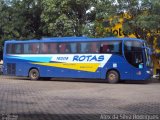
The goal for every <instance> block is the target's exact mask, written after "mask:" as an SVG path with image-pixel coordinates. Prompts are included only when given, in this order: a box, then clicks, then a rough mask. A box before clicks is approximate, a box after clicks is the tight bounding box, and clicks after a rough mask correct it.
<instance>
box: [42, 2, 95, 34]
mask: <svg viewBox="0 0 160 120" xmlns="http://www.w3.org/2000/svg"><path fill="white" fill-rule="evenodd" d="M95 2H96V1H95V0H61V1H57V0H43V2H42V4H43V12H42V15H41V18H42V21H43V22H44V23H45V26H44V28H43V32H44V33H45V34H46V35H48V36H82V35H83V28H84V26H85V25H86V24H87V23H88V22H90V21H93V20H94V19H95V18H94V17H91V15H92V14H93V12H92V11H90V12H88V13H87V11H88V10H90V8H91V7H93V6H94V3H95Z"/></svg>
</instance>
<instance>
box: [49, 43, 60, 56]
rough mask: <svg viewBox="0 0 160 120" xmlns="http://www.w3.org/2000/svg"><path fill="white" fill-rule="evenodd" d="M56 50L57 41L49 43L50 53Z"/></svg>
mask: <svg viewBox="0 0 160 120" xmlns="http://www.w3.org/2000/svg"><path fill="white" fill-rule="evenodd" d="M57 52H58V51H57V43H50V53H52V54H55V53H57Z"/></svg>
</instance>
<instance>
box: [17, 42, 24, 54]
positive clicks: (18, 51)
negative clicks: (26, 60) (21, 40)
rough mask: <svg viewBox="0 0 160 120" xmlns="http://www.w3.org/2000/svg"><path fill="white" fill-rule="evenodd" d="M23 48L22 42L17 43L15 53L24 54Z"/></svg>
mask: <svg viewBox="0 0 160 120" xmlns="http://www.w3.org/2000/svg"><path fill="white" fill-rule="evenodd" d="M22 53H23V49H22V44H15V54H22Z"/></svg>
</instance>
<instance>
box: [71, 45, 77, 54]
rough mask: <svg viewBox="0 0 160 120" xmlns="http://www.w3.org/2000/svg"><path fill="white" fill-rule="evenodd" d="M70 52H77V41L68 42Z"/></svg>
mask: <svg viewBox="0 0 160 120" xmlns="http://www.w3.org/2000/svg"><path fill="white" fill-rule="evenodd" d="M70 48H71V53H77V43H70Z"/></svg>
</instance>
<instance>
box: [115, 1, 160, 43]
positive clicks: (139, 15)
mask: <svg viewBox="0 0 160 120" xmlns="http://www.w3.org/2000/svg"><path fill="white" fill-rule="evenodd" d="M159 8H160V3H159V0H134V1H130V0H117V11H118V12H119V13H121V14H122V15H124V14H125V13H127V14H128V16H129V17H128V18H127V19H125V21H124V23H123V30H124V31H125V32H127V33H130V34H134V35H135V36H136V37H137V38H142V39H145V40H147V41H148V43H150V44H152V45H153V42H154V39H157V38H159V36H160V34H159V32H158V30H160V14H159V13H160V9H159Z"/></svg>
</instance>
